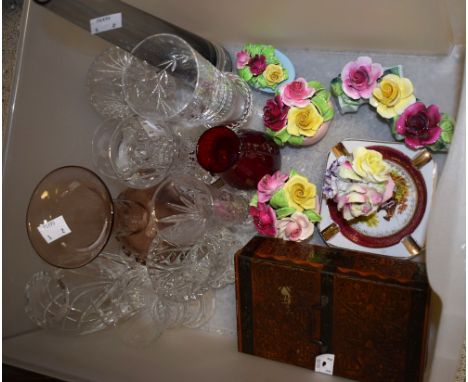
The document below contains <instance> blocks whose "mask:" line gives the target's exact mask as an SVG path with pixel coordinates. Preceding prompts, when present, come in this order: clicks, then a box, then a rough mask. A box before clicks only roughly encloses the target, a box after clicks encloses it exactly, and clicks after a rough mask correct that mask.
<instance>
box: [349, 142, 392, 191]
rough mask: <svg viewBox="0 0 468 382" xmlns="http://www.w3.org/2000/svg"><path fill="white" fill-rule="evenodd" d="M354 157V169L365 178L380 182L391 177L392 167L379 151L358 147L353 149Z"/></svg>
mask: <svg viewBox="0 0 468 382" xmlns="http://www.w3.org/2000/svg"><path fill="white" fill-rule="evenodd" d="M353 158H354V159H353V163H352V166H353V170H354V171H355V172H356V173H357V174H358V175H359V176H360V177H361V178H362V179H363V180H365V181H367V182H376V183H380V182H385V181H386V180H388V179H389V172H390V167H389V166H388V164H387V163H386V162H385V161H384V159H383V157H382V154H381V153H379V152H378V151H375V150H368V149H366V148H365V147H357V148H356V149H354V150H353Z"/></svg>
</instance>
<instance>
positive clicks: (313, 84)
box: [307, 81, 325, 91]
mask: <svg viewBox="0 0 468 382" xmlns="http://www.w3.org/2000/svg"><path fill="white" fill-rule="evenodd" d="M307 85H309V86H310V87H311V88H314V89H315V90H316V91H319V90H322V89H325V87H324V86H323V85H322V84H321V83H320V82H318V81H309V82H307Z"/></svg>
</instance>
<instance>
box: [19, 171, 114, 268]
mask: <svg viewBox="0 0 468 382" xmlns="http://www.w3.org/2000/svg"><path fill="white" fill-rule="evenodd" d="M64 169H79V170H81V171H85V172H88V173H89V174H91V175H92V176H94V177H95V178H96V179H97V180H98V181H99V183H101V185H102V187H103V191H104V192H105V193H106V195H107V197H108V199H109V201H110V203H109V207H110V208H109V210H110V211H109V212H110V217H111V219H110V224H109V229H108V233H107V235H106V236H107V237H106V240H104V241H103V244H102V246H101V248H100V249H99V251H98V252H97V254H96V255H95V256H94V257H92V258H90V259H89V260H88V261H87V262H86V263H84V264H81V265H80V266H77V267H67V266H63V265H57V264H54V263H52V262H51V261H48V260H47V259H46V258H44V257H43V256H42V255H40V254H39V252H38V251H36V248H35V246H34V244H33V240H32V238H31V235H30V233H29V231H30V230H29V224H28V220H29V219H28V217H29V209H30V207H31V203H32V199H33V195H34V194H35V193H36V191H37V190H38V188H39V186H40V185H41V183H42V182H43V181H44V180H45V179H46V178H47V177H48V176H50V175H51V174H53V173H55V172H58V171H62V170H64ZM114 218H115V210H114V199H113V198H112V194H111V192H110V190H109V188H108V187H107V185H106V184H105V183H104V182H103V180H102V179H101V178H100V177H99V175H97V174H96V173H95V172H94V171H93V170H91V169H89V168H86V167H84V166H78V165H65V166H60V167H57V168H55V169H53V170H51V171H49V172H48V173H47V174H46V175H44V176H43V177H42V178H41V179H40V180H39V182H37V184H36V186H35V187H34V190H33V192H32V193H31V196H30V198H29V202H28V207H27V209H26V222H25V223H26V233H27V235H28V240H29V242H30V243H31V246H32V247H33V249H34V252H35V253H36V255H37V256H39V257H40V258H41V259H42V260H43V261H45V262H46V263H47V264H49V265H52V266H53V267H55V268H59V269H78V268H82V267H84V266H85V265H88V264H89V263H91V262H92V261H94V260H95V259H96V258H97V257H98V256H99V255H100V254H101V253H102V252H103V249H104V248H105V247H106V245H107V244H108V243H109V240H110V238H111V236H112V231H113V229H114Z"/></svg>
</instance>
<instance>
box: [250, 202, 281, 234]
mask: <svg viewBox="0 0 468 382" xmlns="http://www.w3.org/2000/svg"><path fill="white" fill-rule="evenodd" d="M249 214H250V215H251V216H252V218H253V222H254V224H255V228H256V229H257V232H258V233H259V234H261V235H265V236H273V237H274V236H276V214H275V211H274V210H273V208H271V207H270V206H269V205H267V204H264V203H258V204H257V207H254V206H250V207H249Z"/></svg>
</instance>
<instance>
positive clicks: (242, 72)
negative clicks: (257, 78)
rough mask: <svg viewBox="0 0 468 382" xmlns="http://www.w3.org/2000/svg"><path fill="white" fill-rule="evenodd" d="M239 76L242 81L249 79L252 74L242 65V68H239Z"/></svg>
mask: <svg viewBox="0 0 468 382" xmlns="http://www.w3.org/2000/svg"><path fill="white" fill-rule="evenodd" d="M239 76H240V77H241V78H242V79H243V80H244V81H249V80H250V79H251V78H252V77H253V74H252V72H251V71H250V69H249V68H248V67H247V66H244V67H243V68H242V69H240V70H239Z"/></svg>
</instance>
